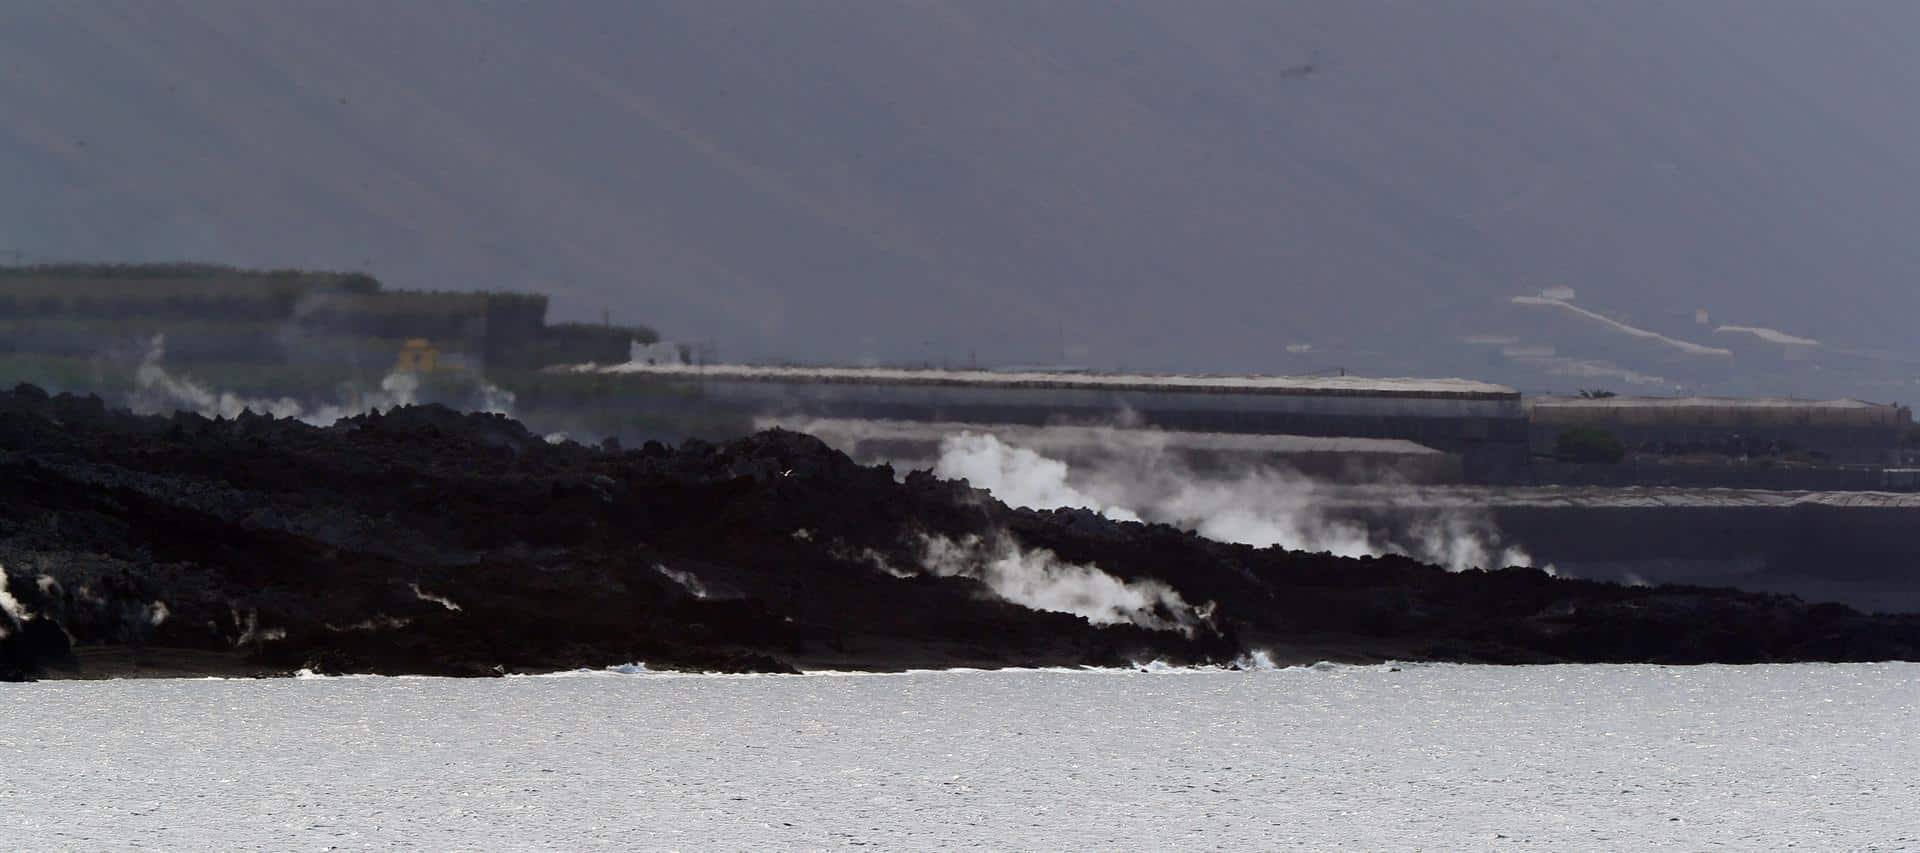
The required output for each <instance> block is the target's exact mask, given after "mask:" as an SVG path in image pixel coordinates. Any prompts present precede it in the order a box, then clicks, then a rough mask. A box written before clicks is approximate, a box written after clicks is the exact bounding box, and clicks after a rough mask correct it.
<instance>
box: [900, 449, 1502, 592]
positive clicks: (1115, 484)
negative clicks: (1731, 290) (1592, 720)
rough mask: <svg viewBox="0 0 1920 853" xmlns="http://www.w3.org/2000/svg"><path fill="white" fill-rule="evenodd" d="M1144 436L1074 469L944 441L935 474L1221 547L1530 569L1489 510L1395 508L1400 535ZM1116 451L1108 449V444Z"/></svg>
mask: <svg viewBox="0 0 1920 853" xmlns="http://www.w3.org/2000/svg"><path fill="white" fill-rule="evenodd" d="M1151 435H1152V433H1143V434H1142V435H1141V436H1139V437H1138V438H1137V439H1135V440H1130V441H1129V442H1127V443H1126V445H1125V446H1124V447H1121V448H1119V452H1117V453H1115V454H1114V455H1112V456H1109V457H1107V458H1105V459H1103V460H1102V461H1101V462H1099V463H1097V464H1092V465H1086V466H1082V467H1081V468H1073V467H1071V466H1068V465H1067V464H1066V463H1064V462H1061V461H1059V460H1056V459H1051V458H1048V457H1046V456H1043V455H1041V454H1039V453H1035V452H1033V451H1031V450H1026V449H1024V448H1017V447H1009V446H1007V445H1005V444H1004V443H1002V442H1001V441H1000V440H999V439H998V438H996V437H994V436H992V435H988V434H984V433H962V434H960V435H955V436H949V437H948V438H946V439H945V440H943V441H942V442H941V448H940V458H939V460H938V462H937V463H936V464H935V465H934V469H933V470H934V473H935V474H937V475H939V476H942V477H947V478H957V477H965V478H966V479H967V480H969V481H970V482H971V483H972V484H973V485H975V486H977V487H980V488H984V489H986V490H987V491H989V492H991V493H993V495H994V496H995V497H997V498H1000V499H1001V500H1002V501H1005V502H1006V503H1008V504H1010V505H1015V506H1028V507H1032V508H1035V509H1054V508H1061V507H1082V508H1086V509H1091V510H1094V511H1096V512H1100V513H1101V514H1103V515H1106V516H1107V517H1109V518H1114V519H1116V520H1145V521H1152V522H1161V523H1166V524H1172V525H1175V526H1178V527H1183V528H1187V529H1190V530H1193V531H1195V532H1197V533H1199V534H1200V535H1202V536H1205V537H1207V538H1209V539H1215V540H1219V541H1223V542H1236V543H1240V544H1245V545H1252V546H1255V547H1261V548H1264V547H1269V546H1279V547H1282V548H1286V549H1289V550H1298V551H1312V552H1322V551H1324V552H1328V553H1332V554H1334V555H1337V556H1343V557H1359V556H1369V555H1371V556H1380V555H1385V554H1403V555H1406V556H1409V557H1413V558H1415V559H1418V560H1421V561H1423V562H1428V563H1434V564H1437V565H1441V566H1445V567H1447V568H1449V569H1452V570H1455V571H1459V570H1464V569H1470V568H1498V567H1504V566H1530V565H1532V563H1533V561H1532V558H1531V557H1530V556H1529V555H1528V554H1527V553H1526V552H1525V551H1524V550H1522V549H1520V548H1517V547H1511V546H1507V545H1505V544H1504V543H1502V541H1501V537H1500V535H1499V531H1498V530H1496V529H1495V528H1494V525H1493V523H1492V520H1491V518H1490V517H1489V516H1488V515H1487V514H1486V513H1484V512H1476V511H1473V510H1470V509H1463V508H1459V507H1436V506H1423V507H1415V506H1406V507H1398V508H1395V511H1396V512H1399V513H1403V514H1405V515H1406V516H1407V517H1408V518H1409V521H1408V523H1407V524H1405V525H1404V529H1403V530H1402V531H1401V532H1400V534H1399V535H1398V537H1394V536H1391V535H1389V534H1385V533H1380V532H1377V531H1374V530H1371V529H1369V528H1368V526H1366V525H1364V524H1362V523H1359V522H1356V521H1350V520H1344V519H1339V518H1334V517H1331V516H1329V515H1328V514H1327V513H1326V512H1325V511H1324V510H1323V509H1322V508H1321V506H1322V505H1323V503H1325V501H1324V499H1323V498H1324V495H1323V491H1324V487H1323V486H1322V485H1321V484H1320V483H1317V482H1315V481H1314V480H1312V479H1309V478H1307V477H1304V476H1301V475H1299V474H1297V473H1293V472H1291V471H1287V470H1284V469H1280V468H1274V467H1267V466H1260V467H1253V468H1248V469H1245V470H1242V471H1239V472H1237V473H1234V474H1224V475H1223V474H1214V473H1206V472H1200V471H1195V470H1194V469H1192V468H1191V467H1190V466H1188V465H1186V464H1184V463H1182V462H1180V461H1179V460H1178V459H1177V458H1175V456H1174V455H1173V454H1170V453H1168V452H1167V450H1166V448H1165V446H1164V445H1162V444H1156V443H1154V442H1152V441H1151V440H1149V439H1148V436H1151ZM1110 447H1111V445H1110Z"/></svg>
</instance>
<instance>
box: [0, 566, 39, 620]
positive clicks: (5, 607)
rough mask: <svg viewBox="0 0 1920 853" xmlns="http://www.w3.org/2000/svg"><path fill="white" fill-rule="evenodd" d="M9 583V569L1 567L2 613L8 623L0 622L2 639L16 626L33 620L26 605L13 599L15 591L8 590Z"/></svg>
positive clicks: (0, 604) (0, 594) (0, 603)
mask: <svg viewBox="0 0 1920 853" xmlns="http://www.w3.org/2000/svg"><path fill="white" fill-rule="evenodd" d="M7 581H8V578H7V568H6V567H5V566H0V613H4V614H6V616H7V621H5V622H0V637H5V636H7V634H8V633H10V632H11V631H12V629H13V628H14V627H15V626H19V625H22V624H24V623H25V622H26V621H27V620H28V619H32V618H33V614H32V613H29V612H27V608H26V605H23V604H21V603H20V599H18V598H14V597H13V591H12V590H9V589H7Z"/></svg>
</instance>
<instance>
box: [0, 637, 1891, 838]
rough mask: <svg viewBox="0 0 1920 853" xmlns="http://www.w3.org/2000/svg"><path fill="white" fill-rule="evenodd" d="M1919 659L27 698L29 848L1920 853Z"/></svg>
mask: <svg viewBox="0 0 1920 853" xmlns="http://www.w3.org/2000/svg"><path fill="white" fill-rule="evenodd" d="M1917 704H1920V665H1907V664H1899V665H1859V666H1831V665H1803V666H1774V667H1746V668H1742V667H1694V668H1661V667H1639V666H1636V667H1600V666H1565V667H1535V668H1498V667H1477V666H1403V667H1400V668H1398V669H1397V670H1396V669H1393V668H1389V667H1325V666H1323V667H1320V668H1315V669H1294V670H1282V671H1277V672H1252V673H1230V672H1211V673H1190V672H1189V673H1167V674H1145V673H1115V672H1101V673H1082V672H1005V673H980V672H959V673H927V674H908V675H877V676H827V675H821V676H804V677H778V676H774V677H751V676H750V677H727V676H671V675H655V674H581V675H572V676H560V677H543V678H509V679H498V680H447V679H427V678H419V679H413V678H406V679H386V678H339V679H288V680H270V681H119V682H93V683H81V682H64V683H62V682H48V683H38V684H27V685H0V709H4V710H0V714H3V715H4V717H0V719H3V720H4V724H0V762H3V764H4V767H3V770H0V844H4V846H5V847H7V848H9V849H67V848H79V849H99V848H126V847H135V846H138V847H147V848H154V849H187V848H209V847H213V848H229V849H231V848H269V849H307V850H323V849H334V848H339V849H363V848H374V849H387V848H404V849H447V848H468V849H472V848H486V849H535V848H548V849H689V850H695V849H698V850H706V849H740V850H764V849H795V848H801V849H811V848H838V847H851V846H867V847H879V848H885V849H901V848H979V849H1014V848H1018V849H1087V848H1107V849H1134V850H1138V849H1155V848H1157V849H1215V848H1218V849H1233V850H1249V849H1272V848H1302V849H1328V848H1332V847H1342V848H1365V849H1377V850H1388V849H1422V848H1423V849H1434V850H1461V849H1473V850H1478V849H1493V850H1498V849H1551V850H1562V849H1570V848H1580V849H1589V848H1598V849H1686V850H1698V849H1742V850H1744V849H1756V848H1767V849H1776V848H1789V847H1800V848H1807V849H1818V850H1830V849H1837V848H1864V849H1887V850H1895V849H1914V848H1920V720H1916V717H1915V713H1914V712H1915V706H1916V705H1917Z"/></svg>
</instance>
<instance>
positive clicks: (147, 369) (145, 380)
mask: <svg viewBox="0 0 1920 853" xmlns="http://www.w3.org/2000/svg"><path fill="white" fill-rule="evenodd" d="M166 343H167V342H166V336H165V335H155V336H153V339H152V340H151V341H149V342H148V345H147V352H146V355H145V357H144V358H142V359H141V361H140V366H139V367H138V368H135V370H134V374H133V378H134V391H133V393H132V394H131V396H130V399H129V400H128V403H129V408H131V409H132V410H133V411H135V412H137V413H140V414H167V413H171V412H176V411H186V412H193V413H195V414H199V415H202V416H204V417H209V418H235V417H239V415H240V413H241V412H247V411H251V412H253V413H255V414H265V415H272V416H274V417H276V418H294V419H297V420H300V421H304V422H306V423H309V424H312V425H314V426H331V425H332V424H333V423H334V422H335V421H338V420H340V419H341V418H348V417H353V416H355V415H363V414H366V413H368V412H373V411H384V410H387V409H392V408H394V407H396V406H411V405H415V404H417V403H419V402H421V401H420V375H419V374H418V373H415V372H413V371H410V370H394V371H391V372H389V373H388V374H387V375H386V376H384V377H381V379H380V387H379V389H378V390H374V391H367V392H362V393H358V394H354V395H352V396H353V399H352V400H351V401H350V402H342V403H329V404H322V405H317V406H311V407H309V406H307V405H306V404H303V403H301V402H300V401H299V400H296V399H294V398H292V397H247V396H242V395H239V394H235V393H233V392H230V391H216V390H214V389H211V388H208V387H207V386H205V385H203V384H201V383H199V382H196V381H194V380H193V379H191V378H189V377H186V376H181V375H178V374H175V373H172V372H170V371H168V370H167V368H166V366H165V365H164V364H163V362H164V361H165V360H166V354H167V346H166ZM474 393H475V395H476V400H475V403H476V405H474V406H473V409H474V410H475V411H481V412H489V413H495V414H503V415H511V414H512V413H513V404H514V395H513V392H511V391H508V390H505V389H503V388H500V387H499V386H496V385H494V384H492V383H490V382H486V381H485V380H477V382H476V385H475V388H474Z"/></svg>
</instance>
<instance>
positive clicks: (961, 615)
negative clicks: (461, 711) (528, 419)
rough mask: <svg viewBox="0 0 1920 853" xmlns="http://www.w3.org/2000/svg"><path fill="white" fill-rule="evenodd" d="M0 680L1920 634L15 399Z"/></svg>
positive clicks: (4, 450) (263, 422)
mask: <svg viewBox="0 0 1920 853" xmlns="http://www.w3.org/2000/svg"><path fill="white" fill-rule="evenodd" d="M0 566H4V567H5V571H6V577H7V590H8V593H9V597H8V598H7V599H6V601H8V602H11V604H10V605H9V607H8V608H7V615H5V616H0V630H4V632H5V634H6V636H5V637H4V638H0V676H12V677H21V676H26V675H31V674H34V673H54V674H59V673H62V672H78V673H80V674H88V673H89V671H90V670H89V667H90V666H92V667H93V669H94V670H95V671H97V669H98V666H97V665H96V664H94V663H91V662H95V661H98V660H101V659H103V658H102V657H101V655H99V654H96V653H95V652H97V651H98V650H103V649H104V650H119V651H121V652H124V653H125V656H123V657H122V658H115V659H116V660H122V659H125V660H138V659H139V657H140V655H142V654H149V653H150V654H158V653H160V652H162V651H164V652H166V653H169V654H176V653H178V654H184V653H186V652H193V653H197V654H202V655H205V656H212V657H215V658H217V659H219V660H224V661H228V662H230V663H231V665H232V667H233V668H234V670H235V671H252V672H271V671H292V670H295V669H299V668H303V667H304V668H311V669H314V670H319V671H329V672H382V673H437V674H452V675H486V674H495V673H500V672H511V671H531V670H548V669H559V668H572V667H580V666H606V665H612V664H618V663H623V662H627V661H635V660H640V661H646V662H647V663H648V664H649V665H651V666H656V667H659V666H667V667H680V668H692V669H702V670H722V671H788V670H791V669H795V668H810V667H835V668H898V667H918V666H955V665H967V666H1008V665H1056V664H1065V665H1077V664H1094V665H1125V664H1128V663H1133V662H1140V661H1146V660H1153V659H1160V660H1166V661H1169V662H1176V663H1220V664H1228V663H1231V662H1232V661H1234V660H1236V659H1238V658H1241V657H1242V656H1245V655H1248V654H1249V653H1251V652H1254V651H1264V652H1267V653H1269V654H1270V655H1272V656H1274V657H1276V658H1278V659H1281V660H1288V659H1303V660H1314V659H1321V658H1331V659H1349V660H1369V659H1383V658H1402V659H1436V660H1461V661H1488V662H1547V661H1665V662H1675V663H1691V662H1705V661H1734V662H1744V661H1780V660H1807V659H1818V660H1859V659H1889V658H1902V659H1912V658H1917V657H1920V619H1915V618H1913V617H1887V616H1865V615H1862V614H1859V613H1856V612H1854V611H1852V610H1849V609H1847V608H1844V607H1839V606H1835V605H1808V604H1805V603H1803V602H1801V601H1799V600H1797V599H1794V598H1789V597H1781V596H1770V595H1759V594H1750V593H1741V592H1734V591H1730V590H1716V589H1699V588H1681V587H1658V588H1632V587H1622V586H1614V585H1609V584H1600V583H1591V582H1582V581H1569V580H1561V579H1556V578H1551V577H1548V576H1546V575H1544V574H1542V573H1540V572H1537V571H1533V570H1530V569H1507V570H1500V571H1491V572H1478V571H1475V572H1464V573H1449V572H1446V571H1444V570H1441V569H1438V568H1435V567H1432V566H1426V565H1422V564H1419V563H1415V562H1413V561H1410V560H1406V559H1400V558H1381V559H1344V558H1337V557H1332V556H1328V555H1323V554H1304V553H1297V552H1287V551H1282V550H1278V549H1254V548H1249V547H1245V546H1236V545H1226V544H1221V543H1217V542H1211V541H1208V540H1204V539H1201V538H1198V537H1196V536H1193V535H1192V534H1189V533H1186V532H1184V531H1181V530H1178V529H1175V528H1172V527H1167V526H1162V525H1143V524H1137V523H1130V522H1129V523H1122V522H1115V521H1111V520H1108V519H1105V518H1102V517H1100V516H1097V515H1093V514H1091V513H1087V512H1078V511H1054V512H1032V511H1025V510H1014V509H1009V508H1007V507H1006V506H1004V505H1002V504H1000V503H999V502H997V501H995V500H993V499H992V498H991V497H990V496H988V495H987V494H986V493H984V492H982V491H979V490H976V489H972V488H970V487H969V486H968V485H967V484H966V483H964V482H950V481H942V480H938V479H935V478H933V477H932V476H930V475H927V474H925V473H913V474H909V475H907V476H906V477H904V478H898V477H896V476H895V472H893V471H892V470H890V469H887V468H885V467H863V466H860V465H857V464H855V463H853V462H852V461H850V460H849V459H848V458H847V457H845V456H844V455H842V454H840V453H838V452H835V451H833V450H831V449H829V448H827V447H826V446H825V445H823V444H821V443H820V442H819V441H817V440H814V439H813V438H811V437H808V436H805V435H801V434H798V433H791V432H781V431H772V432H765V433H760V434H757V435H754V436H751V437H749V438H746V439H742V440H739V441H735V442H731V443H727V444H724V445H713V444H707V443H702V442H697V441H693V442H688V443H686V444H684V445H681V446H679V447H677V448H668V447H664V446H661V445H658V444H648V445H647V446H645V447H643V448H639V449H633V450H621V449H619V448H617V447H607V448H589V447H583V446H580V445H577V444H572V443H562V444H550V443H548V442H546V441H544V440H542V439H541V438H539V437H538V436H535V435H533V434H531V433H529V432H528V431H527V430H525V429H524V428H522V427H521V426H520V425H519V424H517V423H515V422H513V421H511V420H509V419H506V418H504V417H500V416H495V415H478V414H460V413H456V412H453V411H450V410H447V409H444V408H439V407H434V406H426V407H410V408H401V409H396V410H394V411H392V412H389V413H386V414H372V415H366V416H362V417H356V418H351V419H347V420H343V421H340V422H339V423H337V424H336V425H334V426H332V427H328V428H316V427H312V426H307V425H304V424H301V423H298V422H295V421H290V420H276V419H273V418H269V417H266V416H256V415H251V414H248V415H242V416H241V417H239V418H237V419H233V420H208V419H206V418H202V417H199V416H195V415H189V414H181V415H175V416H173V417H170V418H163V417H140V416H134V415H131V414H128V413H126V412H122V411H117V410H113V409H110V408H108V407H107V406H105V405H104V404H103V403H102V402H101V401H99V400H98V399H95V398H81V397H71V396H64V395H63V396H59V397H49V396H48V395H46V394H44V393H41V392H39V391H38V390H37V389H33V388H30V387H24V386H23V387H22V388H19V389H16V390H15V391H13V392H11V393H4V394H0Z"/></svg>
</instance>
